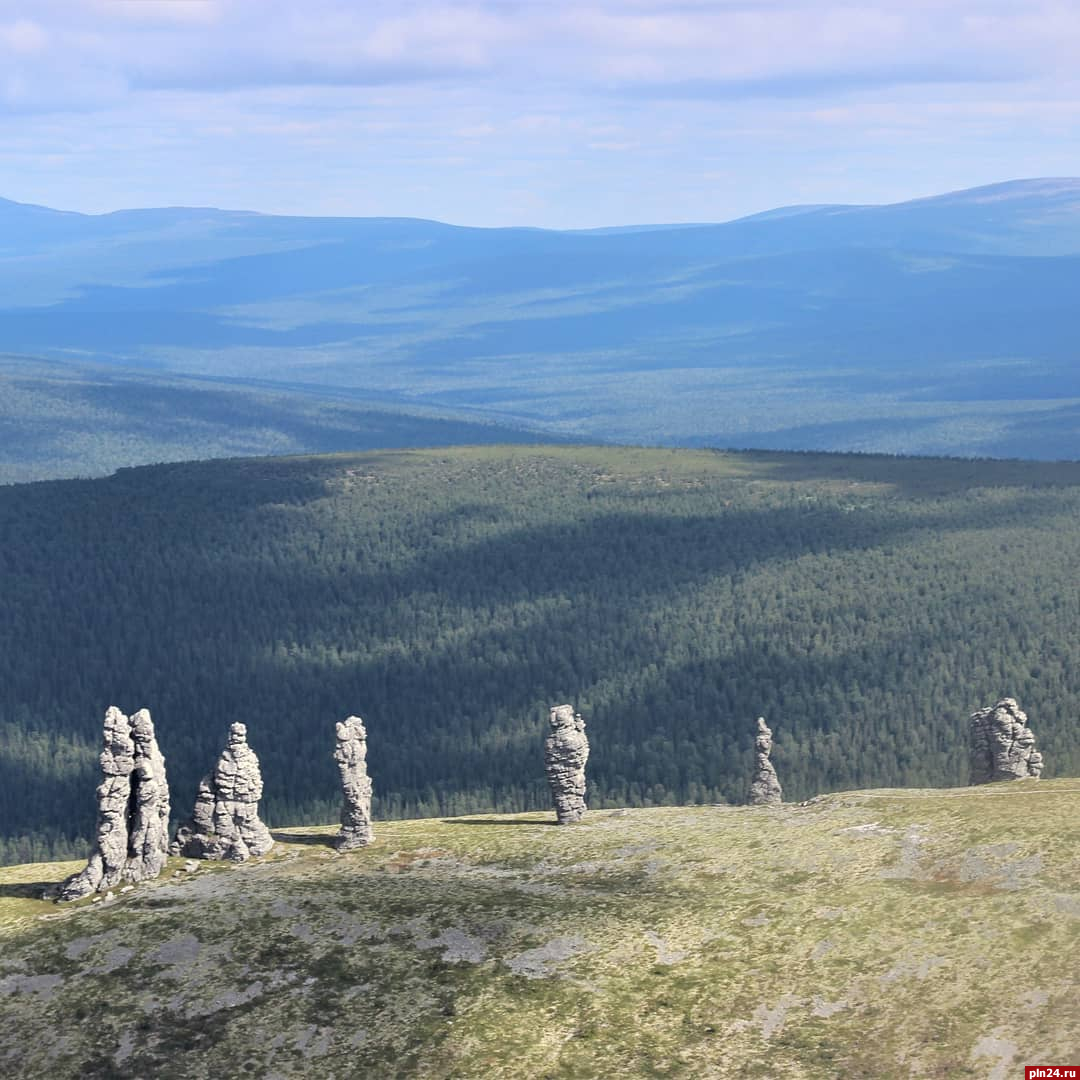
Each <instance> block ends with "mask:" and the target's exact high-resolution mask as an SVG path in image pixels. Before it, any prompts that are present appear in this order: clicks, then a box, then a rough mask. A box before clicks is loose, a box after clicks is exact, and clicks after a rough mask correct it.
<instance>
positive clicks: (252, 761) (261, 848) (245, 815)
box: [169, 724, 274, 862]
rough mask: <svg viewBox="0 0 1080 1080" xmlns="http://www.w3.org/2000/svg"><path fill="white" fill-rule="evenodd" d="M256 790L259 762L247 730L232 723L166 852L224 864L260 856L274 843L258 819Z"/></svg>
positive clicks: (259, 779)
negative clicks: (185, 819) (221, 860)
mask: <svg viewBox="0 0 1080 1080" xmlns="http://www.w3.org/2000/svg"><path fill="white" fill-rule="evenodd" d="M262 789H263V784H262V774H261V773H260V772H259V759H258V758H257V757H256V756H255V751H254V750H252V749H251V747H250V746H248V744H247V728H246V727H245V726H244V725H243V724H233V725H232V726H231V727H230V728H229V744H228V746H226V747H225V749H224V750H223V751H222V754H221V757H220V758H218V763H217V765H216V766H215V767H214V771H213V772H212V773H211V774H210V775H209V776H204V777H203V778H202V780H201V781H200V783H199V790H198V793H197V794H196V796H195V809H194V811H193V812H192V815H191V820H190V821H186V822H185V823H184V824H183V825H181V826H180V828H179V829H177V831H176V836H175V838H174V839H173V842H172V845H171V846H170V848H169V851H170V852H171V853H172V854H173V855H184V856H186V857H187V858H189V859H227V860H228V861H229V862H243V861H244V860H245V859H247V858H249V857H250V856H252V855H265V854H266V853H267V852H268V851H269V850H270V849H271V848H272V847H273V846H274V840H273V837H272V836H271V835H270V830H269V829H268V828H267V827H266V826H265V825H264V824H263V823H262V822H261V821H260V820H259V800H260V799H261V798H262Z"/></svg>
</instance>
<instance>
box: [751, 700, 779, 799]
mask: <svg viewBox="0 0 1080 1080" xmlns="http://www.w3.org/2000/svg"><path fill="white" fill-rule="evenodd" d="M771 753H772V731H771V730H770V729H769V725H768V724H766V723H765V717H764V716H759V717H758V718H757V736H756V738H755V739H754V779H753V780H751V781H750V805H751V806H770V805H774V804H776V803H781V802H783V801H784V791H783V789H782V788H781V787H780V781H779V780H778V779H777V778H776V769H775V768H773V763H772V762H771V761H770V760H769V755H770V754H771Z"/></svg>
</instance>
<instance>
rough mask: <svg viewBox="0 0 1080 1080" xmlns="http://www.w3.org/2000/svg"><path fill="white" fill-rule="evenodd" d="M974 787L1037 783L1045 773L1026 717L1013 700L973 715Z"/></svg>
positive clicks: (1004, 700) (971, 731)
mask: <svg viewBox="0 0 1080 1080" xmlns="http://www.w3.org/2000/svg"><path fill="white" fill-rule="evenodd" d="M969 724H970V743H969V746H970V751H971V783H972V784H989V783H990V782H992V781H994V780H1023V779H1025V778H1028V777H1031V778H1033V779H1035V780H1037V779H1038V778H1039V777H1040V776H1041V775H1042V771H1043V759H1042V754H1040V753H1039V751H1038V750H1036V749H1035V736H1034V735H1033V734H1032V732H1031V728H1029V727H1028V726H1027V713H1025V712H1023V711H1022V710H1021V708H1020V706H1019V705H1018V704H1017V703H1016V700H1015V699H1014V698H1002V699H1001V700H1000V701H999V702H998V703H997V704H996V705H988V706H987V707H986V708H985V709H979V710H977V711H976V712H973V713H972V714H971V719H970V721H969Z"/></svg>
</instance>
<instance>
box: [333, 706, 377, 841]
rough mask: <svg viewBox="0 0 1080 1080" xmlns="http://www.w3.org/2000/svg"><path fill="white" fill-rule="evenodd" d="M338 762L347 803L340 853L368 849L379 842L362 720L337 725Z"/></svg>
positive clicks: (343, 806)
mask: <svg viewBox="0 0 1080 1080" xmlns="http://www.w3.org/2000/svg"><path fill="white" fill-rule="evenodd" d="M334 760H335V761H336V762H337V767H338V772H339V773H341V787H342V791H343V794H344V800H343V801H342V804H341V832H339V833H338V835H337V838H336V840H335V842H334V843H335V846H336V847H337V849H338V851H349V850H351V849H352V848H358V847H366V846H367V845H368V844H370V843H371V841H372V840H374V839H375V830H374V829H373V828H372V827H371V778H370V777H369V776H368V773H367V732H366V731H365V730H364V721H363V720H361V719H360V717H359V716H350V717H348V719H346V720H345V722H344V723H340V724H338V725H337V746H336V747H335V748H334Z"/></svg>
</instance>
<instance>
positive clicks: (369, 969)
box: [0, 780, 1080, 1080]
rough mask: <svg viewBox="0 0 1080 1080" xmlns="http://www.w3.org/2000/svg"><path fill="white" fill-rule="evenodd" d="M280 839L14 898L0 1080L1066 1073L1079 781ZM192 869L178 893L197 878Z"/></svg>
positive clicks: (3, 888) (4, 878)
mask: <svg viewBox="0 0 1080 1080" xmlns="http://www.w3.org/2000/svg"><path fill="white" fill-rule="evenodd" d="M552 821H553V815H545V814H524V815H519V816H512V817H475V818H464V819H457V820H446V821H399V822H389V823H387V822H384V823H376V832H377V839H376V841H375V843H374V844H373V845H372V846H371V847H368V848H364V849H361V850H357V851H351V852H348V853H344V854H340V853H338V852H336V851H335V850H334V848H333V847H332V846H331V842H332V838H333V836H334V833H335V832H336V828H330V827H327V828H325V829H290V830H283V831H280V832H278V833H276V834H275V835H276V836H277V839H278V843H277V845H276V846H275V848H274V849H273V851H272V852H271V853H270V854H269V855H268V856H266V857H265V858H262V859H253V860H252V861H251V862H249V863H247V864H244V865H241V866H237V867H232V866H227V865H220V864H208V863H198V864H196V863H185V861H184V860H183V859H170V861H169V866H168V869H167V871H166V876H164V877H163V878H162V879H161V880H160V881H157V882H153V883H146V884H142V885H139V886H137V887H135V888H134V889H132V890H131V891H129V892H126V893H122V894H121V893H116V894H115V896H113V898H112V899H105V900H101V901H98V902H92V901H91V900H86V901H80V902H78V903H75V904H71V905H65V906H57V905H55V904H53V903H52V902H49V901H47V900H42V899H40V896H41V893H42V891H43V890H44V889H46V888H47V887H48V886H49V885H51V884H53V883H55V882H57V881H59V880H60V879H61V878H63V877H64V876H65V875H66V874H68V873H70V872H72V870H74V869H77V868H78V867H77V864H51V865H37V866H21V867H6V868H2V869H0V1075H3V1076H4V1077H10V1078H13V1080H14V1078H22V1077H41V1076H48V1077H50V1078H55V1080H60V1078H66V1077H80V1078H92V1077H169V1078H172V1077H176V1078H185V1077H191V1078H195V1077H230V1078H231V1077H243V1076H252V1077H281V1078H284V1077H315V1076H317V1077H320V1078H323V1080H333V1078H335V1077H336V1078H341V1080H344V1078H347V1077H349V1078H351V1077H356V1076H361V1075H362V1076H365V1077H374V1078H379V1077H397V1076H401V1077H412V1076H415V1077H423V1078H425V1080H427V1078H438V1077H446V1078H449V1077H455V1078H470V1077H477V1078H479V1077H485V1078H487V1077H529V1078H541V1077H575V1078H585V1077H614V1076H635V1077H636V1076H643V1077H652V1076H656V1077H687V1078H695V1080H696V1078H699V1077H770V1078H771V1077H808V1078H810V1077H841V1076H842V1077H845V1078H855V1077H866V1078H871V1077H873V1078H875V1080H876V1078H883V1077H919V1078H923V1077H964V1076H971V1077H992V1078H997V1080H1011V1078H1013V1077H1016V1076H1019V1075H1022V1072H1023V1070H1022V1066H1023V1065H1024V1064H1036V1063H1050V1064H1063V1063H1070V1064H1076V1063H1080V994H1078V993H1077V989H1076V988H1077V972H1078V971H1080V781H1077V780H1054V781H1041V782H1035V781H1019V782H1015V783H1004V784H996V785H990V786H987V787H982V788H968V789H958V790H940V791H874V792H849V793H843V794H837V795H831V796H828V797H825V798H822V799H819V800H815V801H814V802H812V803H810V804H808V805H805V806H792V805H785V806H779V807H774V806H762V807H691V808H668V807H665V808H655V809H644V810H616V811H610V810H606V811H592V812H590V813H589V814H588V815H587V817H586V819H585V820H584V821H583V822H582V823H580V824H577V825H572V826H567V827H554V826H553V825H552ZM185 866H188V867H192V869H191V870H190V871H189V870H185V869H184V867H185Z"/></svg>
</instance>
